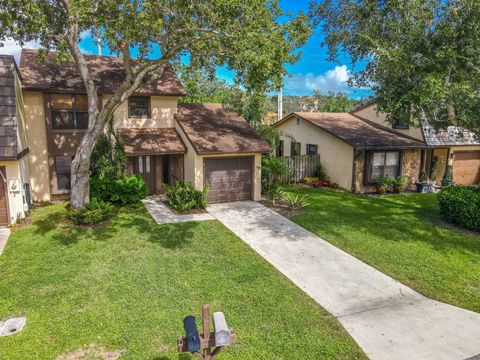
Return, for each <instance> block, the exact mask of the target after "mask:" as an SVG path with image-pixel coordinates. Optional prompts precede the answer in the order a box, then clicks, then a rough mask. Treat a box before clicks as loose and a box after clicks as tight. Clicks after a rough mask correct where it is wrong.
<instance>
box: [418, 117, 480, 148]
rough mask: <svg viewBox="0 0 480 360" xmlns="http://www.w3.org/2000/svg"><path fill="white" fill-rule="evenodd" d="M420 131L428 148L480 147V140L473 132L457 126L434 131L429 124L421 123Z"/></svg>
mask: <svg viewBox="0 0 480 360" xmlns="http://www.w3.org/2000/svg"><path fill="white" fill-rule="evenodd" d="M422 131H423V136H424V138H425V141H426V143H427V145H429V146H461V145H480V139H478V138H477V136H475V134H474V133H473V132H471V131H469V130H467V129H464V128H461V127H458V126H449V127H448V128H447V130H435V129H434V128H433V127H432V126H431V125H430V124H428V123H427V122H423V123H422Z"/></svg>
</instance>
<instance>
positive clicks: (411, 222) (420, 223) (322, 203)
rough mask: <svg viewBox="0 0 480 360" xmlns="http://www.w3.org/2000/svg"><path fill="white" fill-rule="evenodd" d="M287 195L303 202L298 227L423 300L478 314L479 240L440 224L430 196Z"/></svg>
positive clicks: (336, 192)
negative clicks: (299, 197)
mask: <svg viewBox="0 0 480 360" xmlns="http://www.w3.org/2000/svg"><path fill="white" fill-rule="evenodd" d="M287 190H288V191H291V192H294V193H298V194H307V195H308V196H309V203H310V206H309V207H308V208H307V209H306V210H305V212H304V213H302V214H300V215H297V216H296V217H294V218H293V219H292V220H293V221H295V222H296V223H298V224H299V225H301V226H303V227H304V228H306V229H308V230H310V231H312V232H313V233H315V234H317V235H319V236H321V237H322V238H324V239H325V240H327V241H329V242H331V243H332V244H334V245H336V246H338V247H339V248H341V249H343V250H345V251H347V252H348V253H350V254H352V255H353V256H355V257H356V258H358V259H360V260H362V261H364V262H366V263H367V264H370V265H372V266H373V267H375V268H377V269H378V270H380V271H382V272H384V273H386V274H388V275H390V276H391V277H393V278H395V279H397V280H399V281H400V282H402V283H404V284H405V285H408V286H410V287H412V288H413V289H415V290H417V291H419V292H420V293H422V294H424V295H426V296H428V297H431V298H433V299H436V300H440V301H444V302H446V303H450V304H453V305H457V306H460V307H463V308H466V309H470V310H474V311H477V312H480V234H474V233H469V232H466V231H462V230H461V229H458V228H454V227H452V226H450V225H448V224H446V223H444V222H443V221H442V219H441V218H440V214H439V209H438V204H437V199H436V195H435V194H408V195H392V196H385V197H372V196H365V195H354V194H352V193H349V192H345V191H342V190H332V189H313V188H306V187H287Z"/></svg>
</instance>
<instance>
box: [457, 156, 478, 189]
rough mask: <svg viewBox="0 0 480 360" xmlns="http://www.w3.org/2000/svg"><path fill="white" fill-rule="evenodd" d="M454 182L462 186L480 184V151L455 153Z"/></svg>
mask: <svg viewBox="0 0 480 360" xmlns="http://www.w3.org/2000/svg"><path fill="white" fill-rule="evenodd" d="M452 167H453V181H454V182H455V183H457V184H462V185H473V184H478V183H479V182H480V151H455V160H453V166H452Z"/></svg>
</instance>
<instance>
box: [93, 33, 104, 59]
mask: <svg viewBox="0 0 480 360" xmlns="http://www.w3.org/2000/svg"><path fill="white" fill-rule="evenodd" d="M93 36H94V37H95V39H96V40H95V41H94V42H95V43H96V44H97V53H98V55H102V44H101V39H100V30H96V31H94V33H93Z"/></svg>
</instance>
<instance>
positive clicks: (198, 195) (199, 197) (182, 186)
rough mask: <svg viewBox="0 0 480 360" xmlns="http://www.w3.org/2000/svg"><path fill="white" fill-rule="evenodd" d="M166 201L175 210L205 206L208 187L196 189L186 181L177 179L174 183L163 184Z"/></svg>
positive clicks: (203, 207) (202, 207)
mask: <svg viewBox="0 0 480 360" xmlns="http://www.w3.org/2000/svg"><path fill="white" fill-rule="evenodd" d="M163 188H164V189H165V195H166V196H167V201H168V203H169V205H170V206H171V207H173V208H174V209H175V210H177V211H180V212H184V211H188V210H192V209H205V208H206V207H207V200H206V197H207V193H208V188H207V187H205V188H204V189H203V190H202V191H200V190H196V189H195V188H194V187H193V186H192V185H191V184H190V183H189V182H188V181H186V180H182V181H177V182H176V183H175V185H168V184H163Z"/></svg>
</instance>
